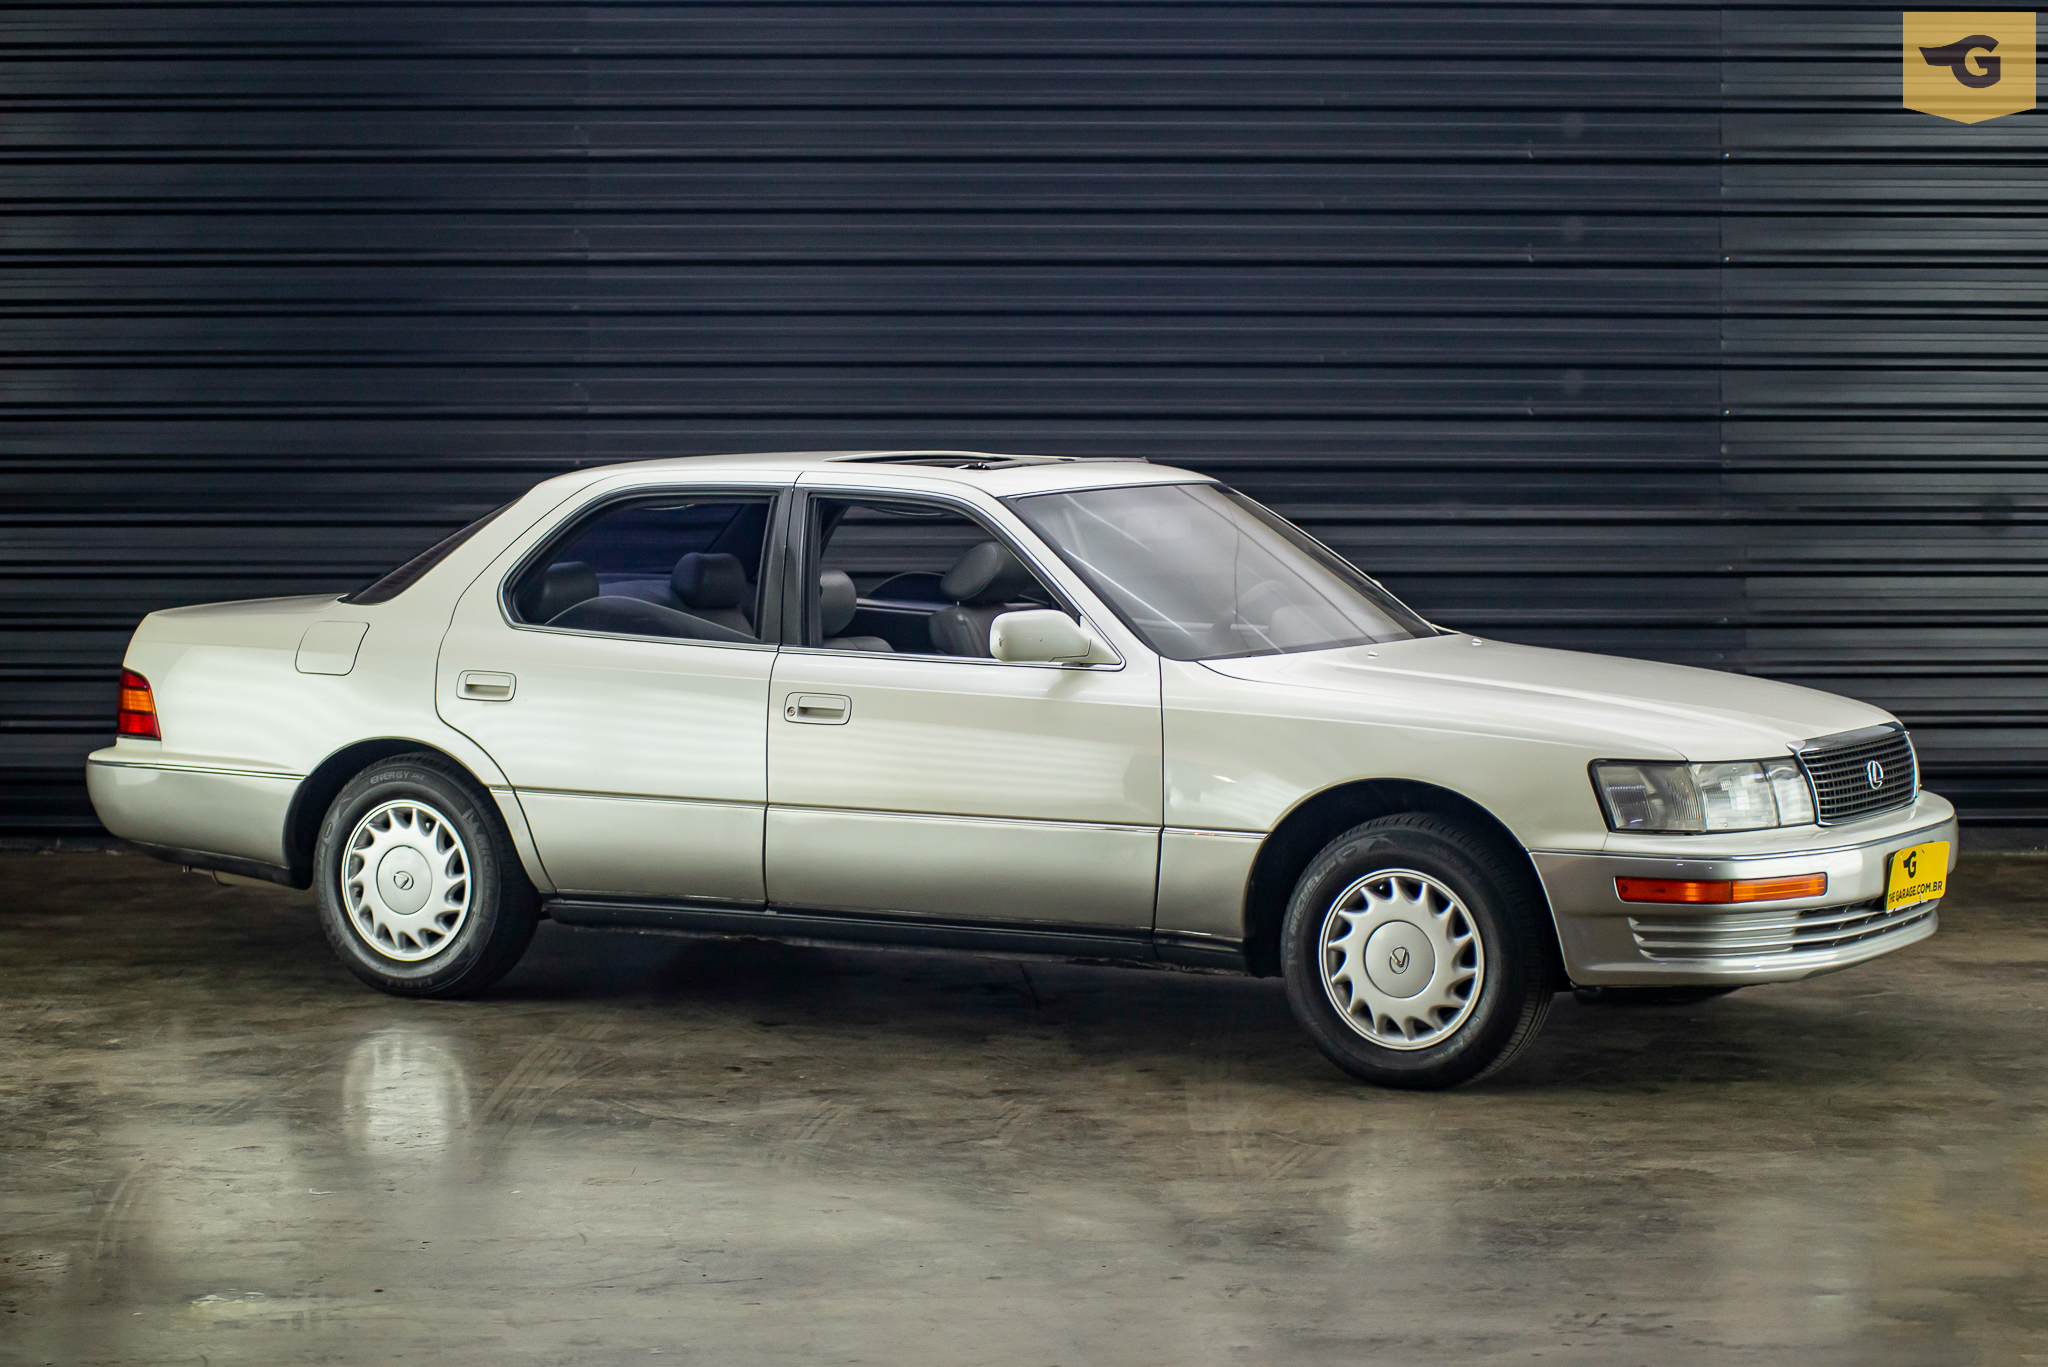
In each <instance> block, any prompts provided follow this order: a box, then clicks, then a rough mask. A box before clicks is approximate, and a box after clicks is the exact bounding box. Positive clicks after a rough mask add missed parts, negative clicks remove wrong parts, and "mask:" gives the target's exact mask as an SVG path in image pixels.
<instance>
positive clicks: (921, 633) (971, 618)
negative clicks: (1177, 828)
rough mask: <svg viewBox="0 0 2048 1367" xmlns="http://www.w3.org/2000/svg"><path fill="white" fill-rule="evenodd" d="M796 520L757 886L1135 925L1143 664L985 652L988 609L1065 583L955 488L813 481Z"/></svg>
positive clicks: (1148, 708) (1153, 810)
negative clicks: (956, 496)
mask: <svg viewBox="0 0 2048 1367" xmlns="http://www.w3.org/2000/svg"><path fill="white" fill-rule="evenodd" d="M803 522H804V525H805V527H806V528H807V530H806V531H805V532H804V534H803V535H802V537H801V538H800V540H801V542H802V545H801V549H802V551H803V553H804V564H803V568H802V569H801V570H799V572H798V574H799V578H798V584H799V586H801V588H802V589H803V590H805V592H804V593H802V594H801V595H792V596H791V599H790V601H791V603H792V604H793V605H794V604H797V603H798V602H799V599H800V600H801V608H800V613H801V618H802V628H801V631H802V634H801V635H800V636H799V637H798V639H799V640H800V641H801V642H802V644H800V645H791V646H786V647H785V648H784V650H783V652H782V654H781V655H780V656H779V657H778V658H777V660H776V662H775V669H774V676H773V680H772V689H771V704H772V705H771V708H770V711H769V721H768V816H767V892H768V898H769V900H770V901H771V902H773V903H775V904H777V905H779V906H788V907H815V908H831V909H840V910H857V911H867V912H885V913H907V914H912V915H916V916H919V917H924V918H932V919H937V920H943V921H966V922H1037V923H1063V924H1068V925H1076V926H1092V927H1116V928H1121V929H1131V930H1149V929H1150V927H1151V924H1152V908H1153V900H1154V891H1155V884H1156V880H1157V873H1158V853H1159V828H1160V812H1161V751H1160V721H1159V676H1158V672H1157V668H1156V665H1155V664H1154V663H1153V662H1152V661H1151V660H1150V659H1149V658H1147V659H1144V660H1127V661H1125V662H1123V663H1120V664H1117V665H1114V666H1079V667H1074V666H1060V665H1041V664H1006V663H1003V662H1000V661H997V660H994V659H991V658H988V648H987V621H988V619H990V618H991V617H993V616H994V615H995V614H996V613H998V612H1001V611H1004V610H1007V609H1012V608H1019V607H1032V606H1039V607H1044V606H1055V607H1068V606H1069V604H1068V601H1067V599H1066V598H1065V596H1064V595H1062V594H1060V593H1058V592H1057V591H1055V590H1054V589H1053V588H1052V587H1050V585H1049V581H1048V576H1047V575H1046V574H1045V572H1044V569H1043V567H1038V568H1036V569H1034V568H1033V567H1032V566H1031V565H1030V564H1029V563H1028V562H1027V557H1026V556H1025V555H1024V554H1023V553H1021V552H1020V551H1019V549H1018V543H1017V542H1016V541H1014V540H1012V539H1011V538H1010V537H1008V536H1006V535H1004V534H1003V533H1002V532H1000V531H998V530H997V529H996V528H995V527H994V526H993V525H992V524H991V523H990V522H989V521H988V520H986V519H985V518H984V517H983V516H981V515H978V514H976V513H975V512H973V511H972V510H970V509H967V508H964V507H961V506H959V505H955V504H951V503H947V502H943V501H938V500H930V499H922V498H911V497H907V496H906V497H898V496H891V495H885V494H877V495H874V496H872V498H864V497H863V496H862V495H860V494H859V493H856V492H852V491H846V492H837V493H835V492H831V491H826V492H820V493H817V494H813V495H812V496H811V497H810V500H809V507H808V511H807V514H806V516H805V517H804V519H803ZM1070 610H1071V609H1070Z"/></svg>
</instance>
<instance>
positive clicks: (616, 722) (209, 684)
mask: <svg viewBox="0 0 2048 1367" xmlns="http://www.w3.org/2000/svg"><path fill="white" fill-rule="evenodd" d="M125 663H126V669H125V671H124V673H123V676H122V683H121V698H120V711H119V738H118V740H117V741H116V742H115V744H114V745H113V746H112V747H111V748H109V749H105V750H101V751H99V752H97V753H95V754H94V755H93V756H92V757H91V758H90V760H89V762H88V767H87V778H88V781H89V783H90V787H91V792H92V799H93V803H94V805H95V806H96V807H97V809H98V811H99V814H100V817H101V819H102V820H103V821H104V822H105V823H106V826H107V828H108V829H109V830H110V831H112V832H114V833H115V834H116V835H120V836H123V837H126V838H127V839H129V840H131V841H135V842H137V843H139V844H141V845H143V846H144V847H146V848H147V849H148V850H150V852H152V853H155V854H157V855H160V856H162V857H163V858H166V859H170V860H174V861H176V862H179V863H182V864H185V865H188V866H191V867H194V868H198V869H210V870H215V871H219V872H224V873H228V874H235V875H241V876H244V877H256V878H265V879H270V880H273V881H275V882H279V883H283V884H286V885H289V886H292V887H297V888H306V887H309V886H310V887H311V888H313V889H314V891H315V892H316V893H317V895H318V900H319V906H320V912H321V916H322V918H323V920H324V923H325V926H326V932H327V936H328V938H329V940H330V942H331V943H332V944H333V947H334V950H335V952H336V953H337V954H338V955H340V957H341V959H342V962H343V963H345V964H346V965H347V966H348V967H349V969H350V970H351V971H353V972H354V973H355V974H356V975H357V976H358V977H360V978H361V979H363V981H365V982H367V983H369V984H371V985H372V986H374V987H378V988H381V989H383V990H384V991H387V992H393V993H398V994H402V995H410V996H446V995H451V994H456V993H469V992H475V991H477V990H479V989H481V988H483V987H485V986H487V985H488V984H490V983H492V982H494V981H495V980H497V979H498V978H499V977H500V976H501V975H503V974H504V973H505V972H506V971H507V970H508V969H510V968H511V967H512V966H513V964H514V963H516V962H517V961H518V959H519V957H520V955H521V954H522V953H523V952H524V951H525V949H526V946H527V943H528V941H529V940H530V939H531V938H532V936H533V933H534V927H535V925H536V923H537V922H538V921H539V919H540V918H541V917H543V916H547V917H552V918H553V919H554V920H556V921H558V922H561V923H563V924H565V925H572V926H629V927H636V928H641V929H659V930H667V931H672V932H675V933H678V934H685V935H712V936H762V937H768V938H773V939H780V940H792V941H803V942H812V943H834V944H846V943H860V944H869V945H878V944H894V945H917V946H927V947H931V946H936V947H943V948H950V949H958V950H967V951H983V952H992V953H998V954H1004V955H1018V954H1045V955H1057V956H1064V957H1082V958H1088V959H1101V960H1119V961H1126V962H1147V963H1160V962H1164V963H1168V964H1180V965H1189V966H1198V967H1207V968H1222V969H1234V970H1238V971H1241V972H1247V973H1252V974H1258V975H1267V976H1270V975H1276V974H1277V975H1279V976H1281V977H1282V978H1284V979H1285V983H1286V990H1287V995H1288V1000H1289V1001H1290V1002H1291V1003H1292V1006H1293V1009H1294V1011H1295V1014H1296V1015H1297V1017H1298V1018H1299V1020H1300V1021H1301V1024H1302V1026H1303V1027H1304V1028H1305V1029H1306V1030H1307V1031H1308V1033H1309V1034H1310V1035H1311V1036H1312V1037H1313V1038H1314V1039H1315V1042H1316V1043H1317V1045H1318V1046H1320V1047H1321V1049H1322V1050H1323V1052H1324V1053H1325V1054H1326V1055H1328V1057H1329V1058H1330V1059H1331V1061H1332V1062H1334V1063H1335V1064H1336V1065H1337V1066H1338V1067H1340V1068H1343V1069H1345V1070H1346V1071H1348V1072H1350V1073H1352V1074H1354V1075H1355V1076H1357V1077H1360V1078H1364V1079H1367V1080H1370V1081H1373V1082H1378V1083H1384V1084H1389V1085H1393V1086H1400V1087H1445V1086H1451V1085H1455V1084H1457V1083H1460V1082H1464V1081H1468V1080H1471V1079H1473V1078H1477V1077H1481V1076H1484V1075H1486V1074H1487V1073H1489V1072H1492V1071H1494V1070H1496V1069H1499V1068H1500V1067H1502V1066H1503V1065H1505V1064H1506V1063H1507V1061H1508V1060H1509V1059H1510V1058H1512V1057H1514V1055H1515V1054H1516V1053H1517V1051H1519V1050H1520V1049H1521V1048H1522V1047H1523V1046H1525V1045H1526V1044H1528V1042H1529V1041H1530V1040H1531V1039H1532V1038H1533V1037H1534V1036H1535V1035H1536V1033H1537V1031H1538V1029H1539V1028H1540V1027H1541V1025H1542V1023H1543V1019H1544V1016H1545V1014H1546V1013H1547V1011H1548V1010H1549V1007H1550V1003H1551V999H1552V996H1553V994H1554V993H1556V992H1558V991H1561V990H1566V989H1569V988H1571V987H1574V986H1577V987H1580V988H1588V989H1602V990H1607V991H1618V990H1624V989H1653V990H1656V991H1659V992H1661V993H1663V994H1665V995H1666V996H1667V997H1668V996H1672V995H1683V994H1694V995H1698V996H1706V995H1711V994H1713V993H1715V992H1719V991H1726V990H1729V989H1732V988H1734V987H1738V986H1741V985H1743V984H1747V983H1768V982H1784V981H1789V980H1793V979H1799V978H1805V977H1809V976H1811V975H1813V974H1816V973H1825V972H1829V971H1831V970H1834V969H1840V968H1845V967H1847V966H1849V965H1851V964H1855V963H1859V962H1861V961H1863V960H1865V959H1869V958H1872V957H1875V956H1877V955H1880V954H1885V953H1888V952H1890V951H1892V950H1895V949H1898V948H1900V947H1902V946H1905V945H1909V944H1912V943H1914V942H1915V941H1917V940H1920V939H1923V938H1924V937H1926V936H1928V935H1931V934H1933V933H1934V929H1935V913H1936V907H1937V904H1938V901H1939V898H1940V897H1941V895H1942V893H1943V891H1944V889H1945V886H1946V879H1947V876H1948V874H1949V872H1950V869H1951V867H1952V865H1953V862H1954V852H1955V847H1956V826H1955V813H1954V809H1953V808H1952V807H1951V806H1950V805H1949V804H1948V803H1947V802H1945V801H1944V800H1942V799H1941V798H1939V797H1937V796H1935V795H1934V794H1932V793H1926V792H1922V791H1920V788H1919V781H1918V780H1919V776H1918V771H1917V767H1916V764H1915V760H1914V753H1913V747H1912V743H1911V741H1910V740H1909V738H1908V736H1907V734H1906V731H1905V729H1904V728H1903V727H1902V726H1901V725H1900V724H1899V723H1898V722H1897V721H1896V720H1894V719H1893V718H1892V717H1891V716H1890V715H1888V714H1887V713H1885V712H1883V711H1881V710H1880V709H1878V708H1875V707H1871V706H1868V705H1866V704H1864V703H1859V702H1851V701H1849V700H1847V699H1843V698H1839V697H1835V696H1832V695H1830V694H1826V693H1817V692H1813V691H1811V690H1808V689H1803V688H1795V687H1791V686H1789V685H1785V684H1779V683H1770V682H1765V681H1761V680H1756V679H1748V678H1742V677H1738V676H1735V675H1730V674H1722V673H1715V672H1710V671H1704V670H1695V669H1685V668H1679V667H1677V666H1672V665H1662V664H1652V663H1646V662H1642V661H1637V660H1621V659H1610V658H1606V657H1602V656H1594V655H1581V654H1572V653H1568V652H1563V651H1556V650H1541V649H1533V648H1529V647H1524V646H1515V645H1507V644H1503V643H1501V642H1498V641H1488V640H1481V639H1480V638H1478V637H1474V636H1469V635H1465V634H1462V633H1459V632H1455V631H1450V630H1447V629H1444V628H1441V627H1438V626H1435V625H1433V624H1431V623H1430V622H1427V621H1425V620H1423V619H1422V618H1421V617H1419V616H1418V615H1416V613H1415V612H1413V611H1412V610H1410V609H1409V608H1407V607H1406V606H1404V605H1403V604H1402V603H1400V602H1399V601H1398V600H1396V599H1395V598H1394V597H1393V596H1392V595H1391V594H1389V593H1388V592H1387V591H1386V590H1385V589H1383V588H1381V587H1380V586H1379V585H1378V584H1377V583H1375V582H1374V581H1373V580H1372V579H1370V578H1368V577H1367V576H1365V575H1364V574H1361V573H1360V572H1359V571H1358V570H1356V569H1355V568H1353V567H1352V566H1351V565H1350V564H1348V563H1347V562H1346V561H1344V560H1343V559H1342V558H1340V557H1339V556H1337V555H1335V554H1334V553H1332V552H1331V551H1330V550H1328V549H1327V548H1325V547H1324V546H1323V545H1321V544H1320V543H1318V542H1317V541H1315V540H1314V539H1312V538H1311V537H1309V536H1307V535H1306V534H1304V533H1303V532H1301V531H1300V530H1299V529H1297V528H1295V527H1294V526H1292V525H1291V524H1289V523H1288V522H1286V521H1285V520H1283V519H1282V518H1280V517H1278V516H1277V515H1275V514H1274V513H1272V512H1269V511H1268V510H1266V509H1265V508H1262V507H1260V506H1259V505H1258V504H1257V503H1255V502H1253V501H1252V500H1250V499H1248V498H1246V497H1244V496H1243V495H1242V494H1239V493H1236V492H1234V491H1232V490H1230V489H1228V488H1226V487H1224V486H1223V485H1221V484H1218V483H1216V482H1215V481H1213V480H1210V479H1208V478H1206V477H1204V476H1202V475H1198V474H1194V473H1191V472H1189V471H1185V470H1176V469H1171V468H1168V467H1165V466H1159V465H1151V464H1147V463H1145V462H1143V461H1135V460H1132V461H1119V460H1099V459H1065V458H1052V457H1039V456H993V455H982V454H976V453H970V452H917V451H897V452H836V453H822V454H818V453H813V454H783V455H751V456H730V457H706V458H699V459H688V460H672V461H650V462H646V463H642V464H635V465H622V466H613V467H610V468H606V469H592V470H581V471H577V472H575V473H573V474H568V475H563V476H561V477H559V478H556V479H551V480H548V481H546V482H545V483H542V484H540V485H538V486H536V487H535V488H534V489H533V490H532V491H531V492H529V493H528V494H526V495H525V496H524V497H523V498H520V499H519V500H517V501H516V502H513V503H511V504H508V505H507V506H505V507H503V508H500V509H499V510H498V511H497V512H495V513H492V514H491V515H490V516H488V517H486V518H484V519H483V520H482V521H481V522H478V523H476V524H475V525H473V526H471V527H468V528H465V529H464V530H463V531H461V532H458V533H456V534H455V535H454V536H451V537H449V538H448V539H447V540H446V541H443V542H441V543H440V544H439V545H437V546H435V547H433V548H432V549H431V550H428V551H427V552H426V553H424V554H423V555H421V556H419V557H418V558H417V559H415V560H413V561H411V562H409V563H408V564H406V565H403V566H401V567H400V568H398V569H396V570H394V571H392V572H391V573H390V574H387V575H385V576H384V577H383V578H382V579H379V580H377V581H376V582H375V583H373V584H370V585H369V586H368V587H366V588H363V589H360V590H358V591H357V592H354V593H351V594H347V595H345V596H342V597H339V598H337V597H334V596H332V595H320V596H314V597H301V598H277V599H266V600H260V601H256V602H244V603H225V604H216V605H213V606H207V607H190V608H178V609H174V610H171V611H165V612H157V613H152V614H150V616H149V617H147V618H145V619H144V620H143V622H142V624H141V626H140V627H139V628H138V629H137V630H136V632H135V637H134V640H133V642H132V643H131V644H130V646H129V648H128V655H127V659H126V662H125Z"/></svg>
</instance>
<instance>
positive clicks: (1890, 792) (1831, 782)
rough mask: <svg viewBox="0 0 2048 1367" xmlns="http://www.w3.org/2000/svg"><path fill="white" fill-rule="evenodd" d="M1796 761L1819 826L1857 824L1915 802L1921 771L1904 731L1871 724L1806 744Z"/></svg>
mask: <svg viewBox="0 0 2048 1367" xmlns="http://www.w3.org/2000/svg"><path fill="white" fill-rule="evenodd" d="M1799 763H1800V764H1801V765H1802V766H1804V767H1805V769H1806V776H1807V778H1809V779H1811V780H1812V781H1813V801H1814V809H1815V810H1816V811H1817V812H1818V813H1819V815H1820V819H1821V821H1822V822H1824V823H1827V824H1833V823H1835V822H1840V821H1857V820H1861V819H1862V818H1863V817H1866V816H1876V815H1877V814H1878V813H1879V812H1889V811H1892V810H1894V809H1896V808H1899V807H1904V806H1906V805H1908V804H1909V803H1911V802H1912V801H1913V798H1914V797H1915V796H1916V794H1917V792H1918V790H1919V787H1920V769H1919V765H1918V764H1917V763H1916V762H1915V760H1914V758H1913V742H1912V741H1911V740H1910V739H1909V738H1908V737H1907V735H1906V732H1905V728H1904V727H1899V726H1874V727H1871V728H1870V729H1869V730H1866V731H1850V732H1847V733H1845V734H1843V735H1839V736H1823V737H1822V738H1821V739H1819V740H1816V741H1811V742H1808V744H1807V746H1806V748H1805V749H1803V750H1801V751H1800V752H1799Z"/></svg>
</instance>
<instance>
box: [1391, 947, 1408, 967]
mask: <svg viewBox="0 0 2048 1367" xmlns="http://www.w3.org/2000/svg"><path fill="white" fill-rule="evenodd" d="M1387 967H1388V968H1391V969H1393V970H1394V971H1395V972H1396V973H1406V972H1407V971H1408V946H1406V945H1402V946H1400V947H1399V948H1397V949H1395V951H1394V952H1393V953H1392V954H1389V955H1388V956H1387Z"/></svg>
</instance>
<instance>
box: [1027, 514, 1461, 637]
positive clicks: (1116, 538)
mask: <svg viewBox="0 0 2048 1367" xmlns="http://www.w3.org/2000/svg"><path fill="white" fill-rule="evenodd" d="M1006 501H1007V502H1008V503H1009V505H1010V506H1011V507H1012V508H1014V509H1015V510H1016V512H1017V514H1018V516H1020V517H1022V518H1023V519H1024V521H1025V522H1026V523H1028V524H1029V525H1030V527H1031V529H1032V530H1033V531H1035V532H1037V533H1038V534H1039V535H1040V536H1042V537H1044V538H1045V540H1046V541H1047V542H1049V543H1051V545H1052V547H1053V549H1054V550H1056V551H1058V552H1059V553H1060V555H1061V557H1062V558H1063V559H1065V560H1066V562H1067V564H1069V565H1071V566H1072V567H1073V569H1074V572H1075V573H1076V574H1078V575H1080V576H1081V577H1082V578H1083V579H1085V580H1087V581H1088V586H1089V587H1090V588H1092V589H1094V590H1095V592H1096V593H1097V594H1099V595H1101V597H1102V599H1103V601H1105V602H1106V603H1108V604H1109V605H1110V607H1111V608H1113V609H1115V611H1116V614H1117V616H1119V617H1121V618H1122V619H1123V620H1124V624H1125V625H1126V626H1128V627H1129V628H1130V629H1131V630H1132V631H1135V632H1137V633H1138V635H1140V636H1142V637H1143V638H1144V639H1145V644H1147V645H1149V646H1151V647H1152V649H1154V650H1156V651H1158V652H1159V653H1160V654H1161V655H1164V656H1166V657H1167V658H1168V659H1173V660H1222V659H1229V658H1231V657H1232V656H1239V655H1272V654H1277V653H1279V652H1282V651H1293V650H1327V649H1329V648H1331V647H1333V646H1355V645H1369V644H1372V643H1375V642H1380V641H1406V640H1410V639H1412V638H1414V637H1417V636H1434V635H1436V634H1437V633H1436V630H1435V629H1434V628H1433V627H1431V626H1430V625H1429V623H1427V622H1425V621H1423V620H1422V619H1421V618H1420V617H1418V616H1416V615H1415V613H1414V612H1412V611H1411V610H1409V608H1408V607H1407V606H1406V605H1405V604H1403V603H1402V602H1401V601H1400V600H1398V599H1397V598H1395V597H1394V596H1393V595H1392V594H1390V593H1388V592H1387V591H1386V590H1385V589H1383V588H1381V587H1380V586H1379V585H1378V584H1375V583H1374V582H1373V581H1372V580H1370V579H1368V578H1366V577H1365V576H1364V575H1362V574H1360V573H1359V572H1358V571H1357V570H1356V569H1354V568H1352V566H1351V565H1350V564H1349V562H1347V561H1345V560H1344V559H1342V558H1341V557H1339V556H1337V555H1336V554H1334V553H1332V552H1331V551H1330V550H1329V549H1327V548H1326V547H1324V546H1323V545H1321V544H1320V543H1319V542H1317V541H1316V540H1315V539H1314V538H1312V537H1310V536H1309V535H1308V534H1307V533H1305V532H1303V531H1302V530H1301V529H1300V528H1298V527H1296V526H1294V525H1293V524H1292V523H1290V522H1288V521H1287V520H1286V519H1285V518H1283V517H1281V516H1279V515H1278V514H1277V513H1274V512H1271V511H1269V510H1267V509H1265V508H1262V507H1260V506H1259V505H1258V504H1256V503H1254V502H1252V501H1251V500H1250V499H1248V498H1246V497H1245V496H1244V495H1243V494H1240V493H1237V492H1236V491H1235V490H1231V489H1226V488H1224V487H1223V486H1221V485H1218V484H1145V485H1134V486H1127V487H1125V488H1120V489H1089V490H1086V491H1084V492H1082V493H1074V494H1033V495H1028V496H1026V497H1021V498H1013V499H1009V500H1006Z"/></svg>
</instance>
